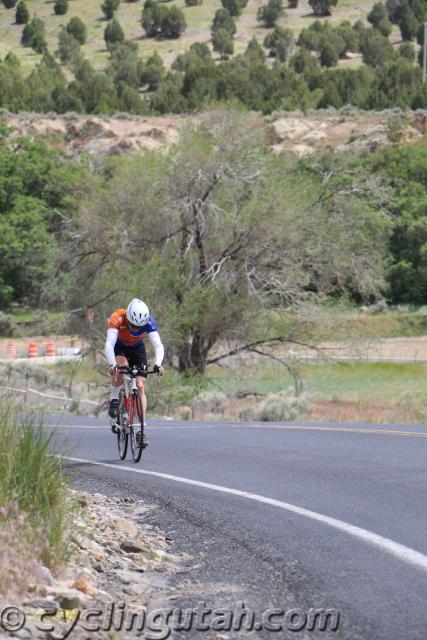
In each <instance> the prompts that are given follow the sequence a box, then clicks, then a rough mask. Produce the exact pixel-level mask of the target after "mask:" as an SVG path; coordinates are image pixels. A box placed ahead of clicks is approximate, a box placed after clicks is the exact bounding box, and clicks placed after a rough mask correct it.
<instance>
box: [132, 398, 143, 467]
mask: <svg viewBox="0 0 427 640" xmlns="http://www.w3.org/2000/svg"><path fill="white" fill-rule="evenodd" d="M130 402H131V403H132V411H131V421H130V425H129V426H130V448H131V451H132V457H133V461H134V462H139V461H140V460H141V455H142V443H143V439H144V414H143V411H142V403H141V396H140V395H139V392H138V391H135V392H134V393H133V394H132V397H131V399H130Z"/></svg>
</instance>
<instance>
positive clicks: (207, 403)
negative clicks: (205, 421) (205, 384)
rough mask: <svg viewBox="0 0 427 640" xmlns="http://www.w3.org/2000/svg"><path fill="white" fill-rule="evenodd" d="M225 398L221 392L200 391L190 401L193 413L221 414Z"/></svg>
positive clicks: (225, 402) (224, 405) (225, 401)
mask: <svg viewBox="0 0 427 640" xmlns="http://www.w3.org/2000/svg"><path fill="white" fill-rule="evenodd" d="M226 404H227V396H226V395H225V394H224V393H222V391H202V393H199V395H198V396H196V397H195V398H193V400H192V401H191V407H192V409H193V410H194V411H199V412H203V413H223V411H224V409H225V407H226Z"/></svg>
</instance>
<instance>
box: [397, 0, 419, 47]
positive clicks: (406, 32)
mask: <svg viewBox="0 0 427 640" xmlns="http://www.w3.org/2000/svg"><path fill="white" fill-rule="evenodd" d="M419 26H420V25H419V22H418V20H417V18H416V17H415V15H414V14H413V12H412V10H411V9H410V8H409V7H408V6H405V8H404V9H403V11H402V14H401V16H400V20H399V28H400V33H401V34H402V39H403V40H413V39H414V38H415V36H416V35H417V33H418V29H419Z"/></svg>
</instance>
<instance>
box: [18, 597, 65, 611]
mask: <svg viewBox="0 0 427 640" xmlns="http://www.w3.org/2000/svg"><path fill="white" fill-rule="evenodd" d="M22 606H23V607H31V608H32V609H44V610H45V611H51V610H52V609H54V610H55V611H56V610H57V609H58V603H57V602H56V601H55V600H53V599H50V598H31V599H30V600H25V602H23V603H22Z"/></svg>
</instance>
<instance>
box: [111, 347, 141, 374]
mask: <svg viewBox="0 0 427 640" xmlns="http://www.w3.org/2000/svg"><path fill="white" fill-rule="evenodd" d="M114 355H115V356H124V357H125V358H126V360H127V361H128V364H129V366H130V367H146V366H147V352H146V350H145V344H144V343H143V342H141V344H138V345H137V346H136V347H121V346H120V345H118V344H117V343H116V344H115V345H114ZM143 377H144V378H146V377H147V376H143Z"/></svg>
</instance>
